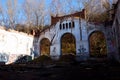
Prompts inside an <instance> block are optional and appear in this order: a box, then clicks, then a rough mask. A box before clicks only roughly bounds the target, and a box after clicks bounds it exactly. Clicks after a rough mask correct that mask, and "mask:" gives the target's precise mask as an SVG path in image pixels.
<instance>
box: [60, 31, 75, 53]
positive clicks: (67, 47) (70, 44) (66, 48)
mask: <svg viewBox="0 0 120 80" xmlns="http://www.w3.org/2000/svg"><path fill="white" fill-rule="evenodd" d="M61 54H62V55H67V54H73V55H75V54H76V39H75V37H74V35H73V34H71V33H65V34H63V35H62V37H61Z"/></svg>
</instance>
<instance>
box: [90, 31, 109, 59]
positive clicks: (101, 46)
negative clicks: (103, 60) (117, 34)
mask: <svg viewBox="0 0 120 80" xmlns="http://www.w3.org/2000/svg"><path fill="white" fill-rule="evenodd" d="M89 53H90V57H107V43H106V38H105V35H104V33H102V32H101V31H94V32H92V33H91V34H90V36H89Z"/></svg>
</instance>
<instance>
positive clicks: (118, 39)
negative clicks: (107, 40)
mask: <svg viewBox="0 0 120 80" xmlns="http://www.w3.org/2000/svg"><path fill="white" fill-rule="evenodd" d="M114 10H115V14H114V15H115V17H114V22H113V26H112V29H113V33H114V41H115V46H116V55H115V57H116V59H118V60H119V61H120V0H118V2H117V4H116V5H115V6H114Z"/></svg>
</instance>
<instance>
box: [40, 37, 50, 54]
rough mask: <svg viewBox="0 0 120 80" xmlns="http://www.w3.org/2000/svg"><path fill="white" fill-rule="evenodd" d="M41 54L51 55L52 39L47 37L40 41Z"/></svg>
mask: <svg viewBox="0 0 120 80" xmlns="http://www.w3.org/2000/svg"><path fill="white" fill-rule="evenodd" d="M40 55H47V56H49V55H50V41H49V39H47V38H43V39H42V40H41V41H40Z"/></svg>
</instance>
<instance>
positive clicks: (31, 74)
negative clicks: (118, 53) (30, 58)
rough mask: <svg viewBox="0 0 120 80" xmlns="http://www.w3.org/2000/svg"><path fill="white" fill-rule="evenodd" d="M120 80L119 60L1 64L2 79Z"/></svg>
mask: <svg viewBox="0 0 120 80" xmlns="http://www.w3.org/2000/svg"><path fill="white" fill-rule="evenodd" d="M88 79H90V80H120V64H119V63H117V62H114V61H113V62H111V61H109V62H101V61H86V62H59V63H53V64H42V65H40V64H17V65H7V66H4V65H3V66H2V65H1V66H0V80H88Z"/></svg>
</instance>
